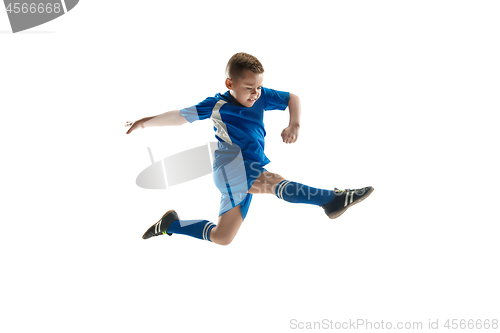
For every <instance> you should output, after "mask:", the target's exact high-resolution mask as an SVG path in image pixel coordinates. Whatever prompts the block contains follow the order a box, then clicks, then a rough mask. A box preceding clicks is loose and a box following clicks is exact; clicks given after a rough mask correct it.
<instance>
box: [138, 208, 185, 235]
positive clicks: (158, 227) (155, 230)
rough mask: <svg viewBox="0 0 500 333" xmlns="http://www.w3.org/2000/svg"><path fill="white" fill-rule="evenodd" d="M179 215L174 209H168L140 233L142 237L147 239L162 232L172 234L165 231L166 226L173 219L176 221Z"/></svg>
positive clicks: (168, 225)
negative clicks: (142, 233)
mask: <svg viewBox="0 0 500 333" xmlns="http://www.w3.org/2000/svg"><path fill="white" fill-rule="evenodd" d="M178 220H179V216H177V213H176V212H175V210H173V209H172V210H169V211H168V212H166V213H165V214H163V216H162V217H161V219H160V220H159V221H158V222H156V223H155V224H153V225H152V226H151V227H150V228H149V229H148V230H147V231H146V232H145V233H144V235H142V239H148V238H151V237H154V236H160V235H163V234H167V235H169V236H172V234H171V233H169V232H167V230H168V227H170V224H171V223H172V222H174V221H178Z"/></svg>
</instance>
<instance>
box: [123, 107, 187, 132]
mask: <svg viewBox="0 0 500 333" xmlns="http://www.w3.org/2000/svg"><path fill="white" fill-rule="evenodd" d="M187 122H188V121H187V120H186V118H184V116H183V115H182V114H181V112H180V111H179V110H174V111H168V112H165V113H162V114H159V115H157V116H153V117H146V118H142V119H139V120H137V121H135V122H131V121H127V123H126V124H125V126H126V127H130V128H129V130H128V131H127V134H130V133H132V131H134V130H136V129H138V128H145V127H152V126H179V125H182V124H185V123H187Z"/></svg>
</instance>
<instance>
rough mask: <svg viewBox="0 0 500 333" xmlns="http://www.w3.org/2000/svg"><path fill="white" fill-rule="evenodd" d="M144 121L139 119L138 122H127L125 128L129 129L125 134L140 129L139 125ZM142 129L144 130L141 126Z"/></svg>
mask: <svg viewBox="0 0 500 333" xmlns="http://www.w3.org/2000/svg"><path fill="white" fill-rule="evenodd" d="M144 121H145V119H140V120H137V121H134V122H132V121H127V122H126V123H125V127H130V128H129V130H128V131H127V134H130V133H132V131H134V130H136V129H138V128H141V125H142V124H143V123H144ZM142 128H144V126H142Z"/></svg>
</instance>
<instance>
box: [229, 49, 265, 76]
mask: <svg viewBox="0 0 500 333" xmlns="http://www.w3.org/2000/svg"><path fill="white" fill-rule="evenodd" d="M246 69H248V70H249V71H251V72H253V73H255V74H261V73H264V67H263V66H262V64H261V63H260V61H259V59H257V58H256V57H254V56H253V55H250V54H248V53H244V52H240V53H236V54H235V55H233V56H232V57H231V59H229V61H228V63H227V66H226V78H229V79H231V80H238V79H240V78H242V77H243V72H244V71H245V70H246Z"/></svg>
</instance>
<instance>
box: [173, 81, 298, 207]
mask: <svg viewBox="0 0 500 333" xmlns="http://www.w3.org/2000/svg"><path fill="white" fill-rule="evenodd" d="M289 99H290V93H288V92H283V91H277V90H273V89H268V88H264V87H262V88H261V95H260V97H259V99H258V100H257V101H255V103H254V104H253V105H252V106H251V107H245V106H243V105H241V104H240V103H238V101H236V99H234V98H233V97H232V96H231V93H230V92H229V91H227V92H225V93H224V94H217V95H215V96H214V97H209V98H206V99H205V100H204V101H203V102H201V103H199V104H197V105H195V106H192V107H189V108H185V109H182V110H180V112H181V114H182V115H183V116H184V118H186V120H187V121H189V122H190V123H192V122H193V121H196V120H203V119H208V118H210V119H212V121H213V124H214V130H215V137H216V138H217V140H218V141H219V145H218V149H217V150H216V151H215V153H214V157H215V158H214V165H213V169H214V182H215V184H216V186H217V187H218V188H219V190H220V191H221V193H222V200H221V209H220V212H219V213H220V214H219V215H222V214H223V213H225V212H226V211H228V210H229V209H231V208H233V207H235V206H237V205H239V204H241V205H242V215H243V217H245V215H246V212H247V210H248V206H249V204H250V200H251V195H250V194H249V195H247V193H246V192H247V191H248V190H249V189H250V187H251V186H252V184H253V182H254V181H255V180H256V179H257V177H258V176H259V175H260V173H262V172H263V171H265V169H264V166H265V165H266V164H268V163H269V162H270V161H269V159H268V158H267V156H266V155H265V154H264V137H265V136H266V131H265V128H264V121H263V119H264V111H268V110H285V109H286V108H287V107H288V100H289Z"/></svg>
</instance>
